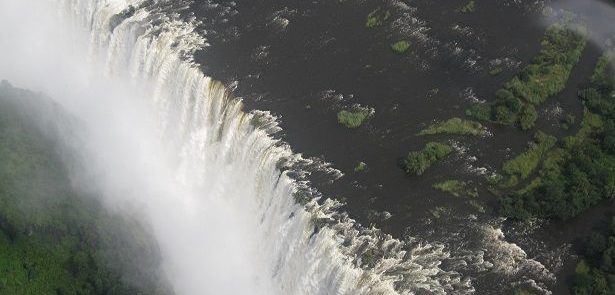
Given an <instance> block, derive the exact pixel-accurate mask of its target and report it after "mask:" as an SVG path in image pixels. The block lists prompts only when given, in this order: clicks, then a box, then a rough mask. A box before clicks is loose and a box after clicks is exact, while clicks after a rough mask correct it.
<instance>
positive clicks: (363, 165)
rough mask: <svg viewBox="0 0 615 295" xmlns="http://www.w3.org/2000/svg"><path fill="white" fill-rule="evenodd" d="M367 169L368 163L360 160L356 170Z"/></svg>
mask: <svg viewBox="0 0 615 295" xmlns="http://www.w3.org/2000/svg"><path fill="white" fill-rule="evenodd" d="M365 169H367V164H365V162H359V164H357V166H356V167H354V172H362V171H365Z"/></svg>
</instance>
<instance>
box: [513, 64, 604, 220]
mask: <svg viewBox="0 0 615 295" xmlns="http://www.w3.org/2000/svg"><path fill="white" fill-rule="evenodd" d="M612 60H613V55H612V53H609V54H605V55H604V56H603V57H602V58H601V59H600V62H599V63H598V65H597V67H596V70H595V73H594V75H593V76H592V79H591V85H590V86H589V88H587V89H584V90H582V91H580V93H579V96H580V97H581V98H582V100H583V102H584V103H585V106H586V108H587V110H586V112H585V114H584V118H583V122H582V124H581V128H580V130H579V131H578V132H577V134H576V135H574V136H569V137H566V138H564V139H563V140H562V141H561V144H560V145H559V146H558V147H557V148H555V149H553V150H551V151H550V152H549V153H547V156H546V158H545V160H544V162H543V164H542V168H541V169H540V171H539V178H537V179H536V180H534V181H532V184H531V186H530V187H529V188H526V189H523V190H521V191H518V192H514V193H511V194H509V195H507V196H505V197H503V198H502V199H501V212H502V214H504V215H506V216H510V217H513V218H518V219H527V218H532V217H543V218H559V219H569V218H572V217H575V216H577V215H579V214H581V213H582V212H584V211H585V210H586V209H588V208H589V207H591V206H594V205H596V204H597V203H598V202H600V201H601V200H604V199H612V198H614V197H615V168H614V167H615V99H614V98H615V75H613V73H612V72H611V70H610V68H609V67H608V66H607V64H608V63H609V61H612Z"/></svg>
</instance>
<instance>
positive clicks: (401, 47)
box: [391, 40, 410, 54]
mask: <svg viewBox="0 0 615 295" xmlns="http://www.w3.org/2000/svg"><path fill="white" fill-rule="evenodd" d="M408 48H410V42H408V41H405V40H401V41H397V42H395V43H393V44H391V49H393V51H394V52H395V53H398V54H403V53H405V52H406V51H408Z"/></svg>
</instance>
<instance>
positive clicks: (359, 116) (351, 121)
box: [337, 108, 374, 129]
mask: <svg viewBox="0 0 615 295" xmlns="http://www.w3.org/2000/svg"><path fill="white" fill-rule="evenodd" d="M373 113H374V112H373V110H371V109H367V108H357V109H354V110H342V111H339V112H338V113H337V121H338V122H339V123H340V124H342V125H344V126H346V127H348V128H351V129H354V128H359V127H361V125H363V123H365V122H366V121H367V120H368V119H369V118H370V117H371V116H372V114H373Z"/></svg>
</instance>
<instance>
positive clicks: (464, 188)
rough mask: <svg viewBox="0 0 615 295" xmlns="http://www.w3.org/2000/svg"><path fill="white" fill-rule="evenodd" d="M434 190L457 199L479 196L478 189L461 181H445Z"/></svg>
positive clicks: (435, 186) (437, 184)
mask: <svg viewBox="0 0 615 295" xmlns="http://www.w3.org/2000/svg"><path fill="white" fill-rule="evenodd" d="M433 188H435V189H437V190H439V191H441V192H445V193H448V194H451V195H453V196H455V197H472V198H475V197H477V196H478V192H477V190H476V188H470V187H469V184H468V183H466V182H464V181H461V180H445V181H443V182H439V183H436V184H434V185H433Z"/></svg>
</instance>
